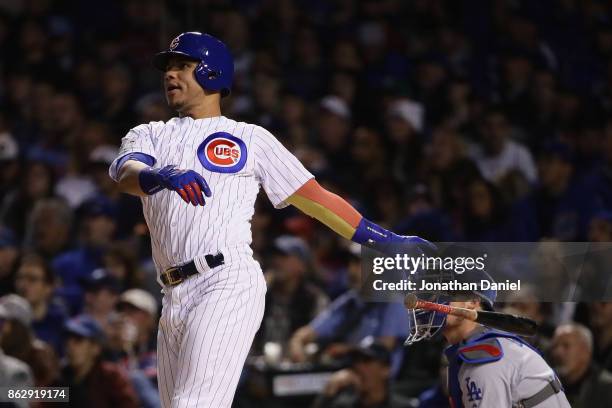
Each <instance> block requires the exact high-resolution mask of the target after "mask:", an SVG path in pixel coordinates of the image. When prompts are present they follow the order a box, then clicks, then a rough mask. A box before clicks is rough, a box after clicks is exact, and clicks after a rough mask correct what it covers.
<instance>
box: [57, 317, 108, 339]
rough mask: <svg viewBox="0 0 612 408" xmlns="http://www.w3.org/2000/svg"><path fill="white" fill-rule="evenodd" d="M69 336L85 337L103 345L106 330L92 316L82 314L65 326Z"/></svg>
mask: <svg viewBox="0 0 612 408" xmlns="http://www.w3.org/2000/svg"><path fill="white" fill-rule="evenodd" d="M64 330H65V331H66V333H68V334H72V335H76V336H79V337H84V338H86V339H90V340H94V341H96V342H99V343H101V342H102V341H104V330H102V327H101V326H100V325H99V324H98V322H96V321H95V320H94V319H93V318H92V317H91V316H89V315H86V314H82V315H79V316H77V317H74V318H72V319H70V320H68V321H67V322H66V324H65V326H64Z"/></svg>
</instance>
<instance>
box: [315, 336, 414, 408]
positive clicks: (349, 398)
mask: <svg viewBox="0 0 612 408" xmlns="http://www.w3.org/2000/svg"><path fill="white" fill-rule="evenodd" d="M349 358H350V361H351V363H350V366H349V367H348V368H345V369H343V370H340V371H337V372H335V373H334V374H332V376H331V378H330V379H329V380H328V382H327V384H326V385H325V389H324V390H323V393H322V394H321V395H320V396H319V397H318V399H317V400H316V401H315V403H314V405H313V408H361V407H363V408H365V407H379V408H400V407H406V406H408V400H407V399H406V398H404V397H401V396H400V395H398V394H397V393H395V392H392V389H391V384H392V381H391V378H392V376H391V354H390V352H389V349H388V348H387V346H386V345H384V344H381V343H377V342H375V341H372V339H371V338H366V339H364V341H363V342H362V343H361V344H360V345H359V347H356V348H355V349H353V350H351V351H350V352H349Z"/></svg>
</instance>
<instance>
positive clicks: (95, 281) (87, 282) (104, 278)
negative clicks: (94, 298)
mask: <svg viewBox="0 0 612 408" xmlns="http://www.w3.org/2000/svg"><path fill="white" fill-rule="evenodd" d="M81 284H82V285H83V287H84V288H85V290H86V291H89V292H93V291H96V290H99V289H109V290H111V291H113V292H116V293H119V292H121V284H120V282H119V280H118V279H117V278H115V277H114V276H112V275H111V274H109V273H108V271H107V270H106V269H104V268H99V269H96V270H94V271H93V272H92V273H91V275H89V276H87V277H86V278H84V279H82V280H81Z"/></svg>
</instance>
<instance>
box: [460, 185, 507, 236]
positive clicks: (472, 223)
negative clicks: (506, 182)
mask: <svg viewBox="0 0 612 408" xmlns="http://www.w3.org/2000/svg"><path fill="white" fill-rule="evenodd" d="M466 199H467V202H466V204H465V211H464V215H463V223H464V225H463V231H464V236H463V238H464V239H465V240H466V241H474V242H496V241H501V242H505V241H512V240H513V238H514V237H513V236H512V224H511V222H510V219H509V217H508V212H507V211H506V208H505V205H504V202H503V200H502V197H501V193H500V191H499V189H498V188H497V187H495V185H494V184H493V183H491V182H487V181H486V180H484V179H474V180H472V182H471V183H469V184H468V189H467V197H466Z"/></svg>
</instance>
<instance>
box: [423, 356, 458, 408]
mask: <svg viewBox="0 0 612 408" xmlns="http://www.w3.org/2000/svg"><path fill="white" fill-rule="evenodd" d="M418 407H419V408H450V407H449V399H448V359H447V358H446V355H444V354H442V361H441V364H440V374H439V375H438V382H437V383H436V384H434V385H433V386H432V387H431V388H428V389H427V390H425V391H423V392H422V393H421V394H420V395H419V403H418Z"/></svg>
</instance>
